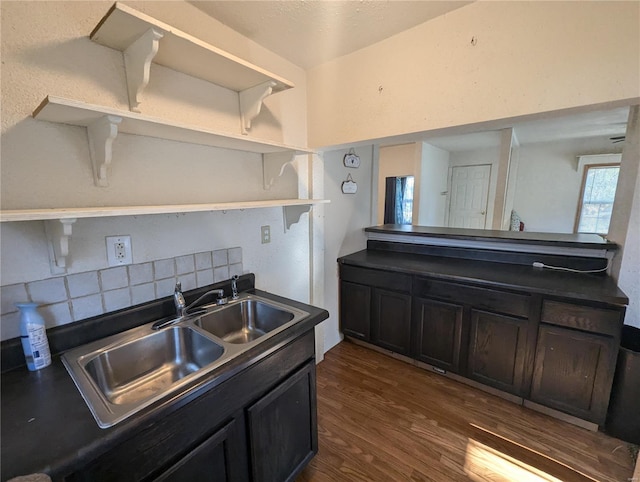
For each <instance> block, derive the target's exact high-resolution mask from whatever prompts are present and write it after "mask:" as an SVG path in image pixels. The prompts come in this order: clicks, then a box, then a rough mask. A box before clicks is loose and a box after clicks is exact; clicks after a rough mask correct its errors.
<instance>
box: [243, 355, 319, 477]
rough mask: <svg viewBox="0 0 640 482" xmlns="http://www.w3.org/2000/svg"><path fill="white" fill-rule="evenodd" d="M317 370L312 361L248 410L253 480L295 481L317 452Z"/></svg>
mask: <svg viewBox="0 0 640 482" xmlns="http://www.w3.org/2000/svg"><path fill="white" fill-rule="evenodd" d="M315 370H316V366H315V361H311V362H309V363H308V364H307V365H305V366H304V367H303V368H301V369H300V370H299V371H298V372H296V373H295V374H293V375H292V376H291V377H289V378H288V379H287V380H286V381H284V382H283V383H282V384H280V385H279V386H278V387H276V388H275V389H273V390H272V391H271V392H269V393H268V394H267V395H265V396H264V397H262V398H261V399H260V400H258V401H257V402H256V403H255V404H254V405H252V406H251V407H250V408H249V409H247V424H248V429H249V453H250V457H251V470H252V475H253V477H252V480H253V481H254V482H283V481H290V480H294V479H295V477H296V476H297V475H298V473H299V472H300V471H301V470H302V469H303V468H304V467H305V466H306V465H307V463H308V462H309V461H310V460H311V459H312V458H313V456H314V455H315V454H316V453H317V452H318V428H317V425H316V380H315V374H316V371H315Z"/></svg>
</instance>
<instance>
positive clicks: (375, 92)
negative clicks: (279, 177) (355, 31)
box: [308, 1, 640, 146]
mask: <svg viewBox="0 0 640 482" xmlns="http://www.w3.org/2000/svg"><path fill="white" fill-rule="evenodd" d="M541 26H544V27H543V28H542V27H541ZM639 32H640V3H639V2H615V1H614V2H567V1H563V2H507V1H498V2H473V3H471V4H469V5H466V6H464V7H462V8H459V9H457V10H454V11H452V12H449V13H448V14H446V15H443V16H441V17H438V18H435V19H433V20H431V21H429V22H426V23H424V24H421V25H418V26H416V27H414V28H412V29H410V30H407V31H405V32H402V33H400V34H398V35H395V36H393V37H390V38H388V39H386V40H384V41H382V42H379V43H377V44H375V45H373V46H370V47H367V48H364V49H361V50H358V51H356V52H354V53H352V54H350V55H345V56H343V57H340V58H338V59H335V60H333V61H331V62H327V63H325V64H322V65H320V66H318V67H316V68H314V69H311V70H310V71H309V72H308V75H309V127H310V137H309V141H310V145H312V146H331V145H340V144H344V143H348V142H355V141H368V140H371V139H380V138H384V137H388V136H393V135H398V134H406V133H414V132H423V131H430V130H434V129H443V128H447V127H452V126H464V125H468V124H475V123H484V122H487V121H494V120H504V119H509V118H514V117H519V116H524V115H528V114H538V113H547V112H551V111H557V110H562V109H571V108H582V107H583V106H587V105H597V104H606V103H612V102H613V103H616V102H620V101H622V102H624V103H625V104H627V105H628V104H630V103H637V100H638V99H640V37H639V35H640V34H639ZM472 38H474V39H475V42H473V43H472V42H471V40H472ZM346 73H348V75H347V74H346ZM634 100H635V102H633V101H634ZM345 112H349V113H350V114H351V115H349V116H345V115H343V114H344V113H345ZM354 115H355V116H357V119H358V121H357V122H353V116H354Z"/></svg>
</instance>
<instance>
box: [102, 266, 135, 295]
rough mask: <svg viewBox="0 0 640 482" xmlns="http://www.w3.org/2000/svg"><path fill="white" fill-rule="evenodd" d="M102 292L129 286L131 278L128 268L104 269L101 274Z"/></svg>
mask: <svg viewBox="0 0 640 482" xmlns="http://www.w3.org/2000/svg"><path fill="white" fill-rule="evenodd" d="M99 273H100V281H101V283H102V291H108V290H115V289H118V288H124V287H126V286H129V277H128V275H127V267H126V266H117V267H115V268H109V269H103V270H101V271H100V272H99Z"/></svg>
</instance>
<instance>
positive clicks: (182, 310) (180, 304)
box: [173, 281, 187, 316]
mask: <svg viewBox="0 0 640 482" xmlns="http://www.w3.org/2000/svg"><path fill="white" fill-rule="evenodd" d="M173 304H174V305H175V307H176V315H178V316H184V315H186V314H187V303H186V302H185V301H184V295H183V294H182V284H181V283H180V281H178V282H177V283H176V287H175V288H174V290H173Z"/></svg>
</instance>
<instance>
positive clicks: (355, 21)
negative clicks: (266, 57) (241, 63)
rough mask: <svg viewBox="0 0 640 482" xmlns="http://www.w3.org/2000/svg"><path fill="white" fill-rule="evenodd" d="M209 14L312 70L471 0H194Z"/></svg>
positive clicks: (197, 5) (195, 4) (196, 4)
mask: <svg viewBox="0 0 640 482" xmlns="http://www.w3.org/2000/svg"><path fill="white" fill-rule="evenodd" d="M189 3H191V4H192V5H194V6H196V7H197V8H199V9H200V10H202V11H203V12H204V13H206V14H207V15H209V16H211V17H214V18H215V19H217V20H219V21H220V22H222V23H224V24H225V25H227V26H228V27H230V28H232V29H233V30H235V31H236V32H239V33H241V34H242V35H244V36H245V37H248V38H250V39H251V40H253V41H255V42H257V43H258V44H260V45H262V46H263V47H266V48H267V49H269V50H271V51H273V52H275V53H277V54H278V55H280V56H281V57H284V58H285V59H287V60H289V61H290V62H293V63H294V64H296V65H298V66H300V67H302V68H304V69H309V68H311V67H315V66H316V65H319V64H321V63H324V62H327V61H328V60H331V59H334V58H337V57H341V56H343V55H346V54H349V53H351V52H354V51H356V50H359V49H361V48H363V47H366V46H368V45H371V44H374V43H377V42H380V41H381V40H384V39H386V38H388V37H391V36H393V35H395V34H397V33H399V32H402V31H403V30H407V29H409V28H411V27H415V26H416V25H419V24H421V23H424V22H426V21H428V20H431V19H432V18H435V17H438V16H440V15H443V14H445V13H447V12H450V11H451V10H455V9H457V8H460V7H463V6H464V5H467V4H469V3H471V2H470V1H449V0H447V1H432V0H428V1H426V0H421V1H417V0H413V1H406V0H359V1H355V0H351V1H350V0H347V1H345V0H310V1H305V0H280V1H272V0H259V1H254V0H235V1H229V0H226V1H190V2H189Z"/></svg>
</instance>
